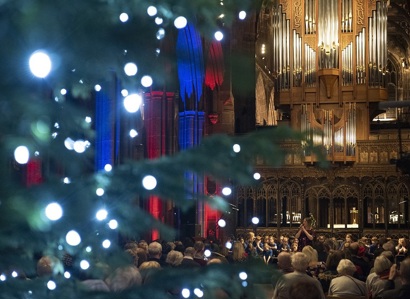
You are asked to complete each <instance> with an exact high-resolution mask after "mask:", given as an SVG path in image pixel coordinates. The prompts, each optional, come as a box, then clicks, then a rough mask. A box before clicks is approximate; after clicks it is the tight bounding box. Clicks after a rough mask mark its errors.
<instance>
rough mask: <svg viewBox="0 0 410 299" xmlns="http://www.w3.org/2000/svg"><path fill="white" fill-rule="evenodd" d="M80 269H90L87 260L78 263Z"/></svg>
mask: <svg viewBox="0 0 410 299" xmlns="http://www.w3.org/2000/svg"><path fill="white" fill-rule="evenodd" d="M80 268H81V269H83V270H87V269H88V268H90V263H89V262H88V261H87V260H82V261H81V262H80Z"/></svg>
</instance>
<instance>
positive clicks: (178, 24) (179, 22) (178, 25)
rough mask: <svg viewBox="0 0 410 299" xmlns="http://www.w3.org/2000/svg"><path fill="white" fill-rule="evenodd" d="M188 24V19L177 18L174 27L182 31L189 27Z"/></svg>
mask: <svg viewBox="0 0 410 299" xmlns="http://www.w3.org/2000/svg"><path fill="white" fill-rule="evenodd" d="M187 23H188V21H187V19H186V18H185V17H182V16H181V17H178V18H176V19H175V21H174V26H175V27H176V28H177V29H182V28H185V26H186V25H187Z"/></svg>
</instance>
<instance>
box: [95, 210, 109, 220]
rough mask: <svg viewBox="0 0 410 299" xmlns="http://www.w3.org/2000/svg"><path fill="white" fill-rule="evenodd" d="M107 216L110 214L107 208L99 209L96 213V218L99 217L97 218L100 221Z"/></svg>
mask: <svg viewBox="0 0 410 299" xmlns="http://www.w3.org/2000/svg"><path fill="white" fill-rule="evenodd" d="M107 216H108V212H107V210H106V209H101V210H98V212H97V213H96V214H95V218H97V220H99V221H102V220H104V219H106V218H107Z"/></svg>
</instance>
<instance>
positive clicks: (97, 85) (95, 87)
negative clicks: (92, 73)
mask: <svg viewBox="0 0 410 299" xmlns="http://www.w3.org/2000/svg"><path fill="white" fill-rule="evenodd" d="M94 90H95V91H96V92H99V91H101V85H100V84H95V86H94Z"/></svg>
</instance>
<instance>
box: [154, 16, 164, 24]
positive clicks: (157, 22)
mask: <svg viewBox="0 0 410 299" xmlns="http://www.w3.org/2000/svg"><path fill="white" fill-rule="evenodd" d="M163 22H164V19H162V18H160V17H156V18H155V24H157V25H161V24H162V23H163Z"/></svg>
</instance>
